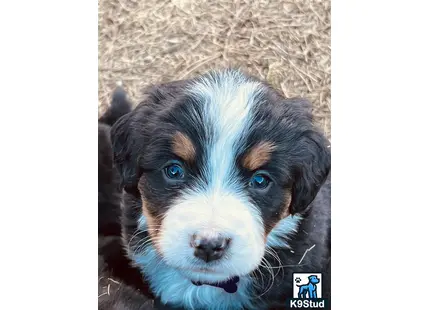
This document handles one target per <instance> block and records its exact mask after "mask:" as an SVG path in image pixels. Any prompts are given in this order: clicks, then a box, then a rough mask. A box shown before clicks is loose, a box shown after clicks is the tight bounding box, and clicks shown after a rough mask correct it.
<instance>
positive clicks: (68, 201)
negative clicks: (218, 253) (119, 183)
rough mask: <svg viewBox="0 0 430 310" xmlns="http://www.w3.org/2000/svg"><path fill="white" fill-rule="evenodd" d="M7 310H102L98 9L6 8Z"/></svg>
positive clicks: (55, 5)
mask: <svg viewBox="0 0 430 310" xmlns="http://www.w3.org/2000/svg"><path fill="white" fill-rule="evenodd" d="M0 7H1V8H0V12H1V13H0V15H1V18H0V37H1V47H0V76H1V85H2V86H1V96H0V104H1V111H0V113H1V120H0V134H1V140H0V141H1V147H0V154H1V155H0V164H1V166H2V168H1V172H0V174H1V180H2V186H1V197H2V202H1V206H0V208H1V215H0V223H1V224H0V227H1V228H0V229H1V234H0V236H1V239H2V240H1V254H0V270H1V281H0V285H1V287H0V295H1V305H2V306H1V308H3V309H36V308H42V309H46V310H49V309H55V310H58V309H62V310H66V309H70V310H76V309H97V284H96V283H97V282H96V278H97V257H96V255H97V250H96V247H97V195H96V188H97V152H96V148H97V124H96V121H95V120H96V118H97V113H98V108H97V103H98V98H97V96H98V95H97V87H98V85H97V2H95V1H67V2H64V1H3V2H2V3H1V6H0Z"/></svg>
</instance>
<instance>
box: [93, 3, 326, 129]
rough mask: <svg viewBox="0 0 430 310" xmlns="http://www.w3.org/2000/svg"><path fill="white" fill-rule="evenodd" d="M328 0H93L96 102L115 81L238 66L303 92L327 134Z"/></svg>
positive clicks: (138, 85)
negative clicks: (96, 24)
mask: <svg viewBox="0 0 430 310" xmlns="http://www.w3.org/2000/svg"><path fill="white" fill-rule="evenodd" d="M330 9H331V8H330V1H328V0H322V1H319V0H313V1H310V0H298V1H281V0H279V1H277V0H270V1H269V0H261V1H254V0H238V1H233V0H202V1H198V0H167V1H158V0H99V107H101V108H102V109H103V107H104V106H105V104H106V103H107V102H108V101H109V100H108V99H109V96H110V94H111V92H112V89H113V88H114V86H115V83H116V82H117V81H122V82H123V85H124V86H125V88H126V89H127V90H128V92H129V94H130V97H131V99H133V101H134V102H138V100H139V97H140V90H141V89H142V88H143V87H145V86H146V85H148V84H153V83H158V82H166V81H171V80H175V79H181V78H186V77H191V76H194V75H197V74H200V73H203V72H205V71H207V70H208V69H212V68H223V67H226V66H234V67H240V68H242V69H244V70H245V71H247V72H249V73H251V74H253V75H255V76H257V77H260V78H263V79H266V80H268V81H269V82H270V83H271V84H272V85H274V86H275V87H276V88H277V89H279V90H280V91H282V92H283V93H284V94H285V96H287V97H295V96H303V97H306V98H308V99H309V100H310V101H311V102H312V103H313V107H314V115H315V120H316V122H317V123H318V124H319V125H320V127H321V128H323V130H324V131H325V133H326V134H327V136H328V137H329V138H330V133H331V130H330V125H331V122H330V83H331V78H330V73H331V62H330V52H331V49H330Z"/></svg>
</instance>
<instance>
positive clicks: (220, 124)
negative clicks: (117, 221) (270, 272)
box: [112, 70, 330, 282]
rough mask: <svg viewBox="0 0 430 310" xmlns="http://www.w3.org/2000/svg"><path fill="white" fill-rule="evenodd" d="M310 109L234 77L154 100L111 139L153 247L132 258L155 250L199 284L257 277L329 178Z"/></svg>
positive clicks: (172, 87)
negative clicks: (273, 245) (271, 245)
mask: <svg viewBox="0 0 430 310" xmlns="http://www.w3.org/2000/svg"><path fill="white" fill-rule="evenodd" d="M306 108H308V107H307V106H306V105H305V102H303V101H294V100H290V101H287V100H285V99H284V98H282V97H281V96H280V95H278V94H277V93H276V92H275V91H274V90H272V89H271V88H270V87H268V86H266V85H264V84H262V83H261V82H259V81H257V80H255V79H253V78H250V77H247V76H245V75H244V74H242V73H240V72H238V71H232V70H229V71H224V72H217V73H210V74H207V75H205V76H203V77H201V78H198V79H194V80H188V81H181V82H175V83H171V84H166V85H161V86H159V87H155V88H154V89H153V90H152V91H150V92H149V95H148V99H147V100H146V102H144V103H142V104H141V105H139V106H138V107H137V108H136V109H135V110H134V111H133V112H132V113H130V114H129V115H127V116H126V117H124V118H122V119H121V120H120V121H119V122H118V123H117V124H116V125H115V126H114V128H113V129H112V140H113V144H114V153H115V161H116V163H117V166H118V168H119V170H120V172H121V173H122V177H123V185H124V187H125V189H126V191H128V192H129V193H130V194H131V195H133V196H134V197H135V199H136V201H137V202H138V208H137V209H136V212H135V214H136V217H135V220H136V228H137V230H138V231H139V230H140V231H147V233H148V239H149V241H148V240H141V239H142V237H139V234H134V235H133V238H131V237H132V236H129V238H128V239H129V240H126V241H127V244H129V246H130V247H131V248H130V250H131V252H132V253H134V254H137V255H140V254H139V253H143V252H144V249H143V248H142V244H143V243H145V242H146V243H145V244H151V245H152V246H153V248H154V249H155V251H157V253H158V256H159V257H160V259H162V260H163V261H164V262H165V263H166V264H168V265H169V266H171V267H173V268H175V269H177V270H179V271H181V272H182V273H183V274H184V275H185V276H187V277H189V278H190V279H193V280H198V281H210V282H216V281H223V280H226V279H228V278H230V277H233V276H241V275H245V274H249V273H250V272H252V271H253V270H255V269H256V268H257V267H258V266H259V264H260V263H261V260H262V258H263V256H264V254H265V249H266V245H267V243H268V242H269V241H270V240H273V239H274V238H275V237H276V236H273V235H272V234H273V233H274V232H277V233H279V232H280V233H288V232H285V231H282V229H287V227H289V225H285V224H286V223H287V224H288V222H285V221H290V222H291V218H292V216H293V214H295V213H298V212H301V211H304V209H305V208H306V207H307V206H308V205H309V204H310V203H311V202H312V200H313V199H314V197H315V195H316V193H317V192H318V189H319V187H320V186H321V184H322V183H323V182H324V180H325V178H326V176H327V174H328V171H329V166H330V161H329V154H328V150H327V148H326V141H325V139H324V137H323V136H322V135H321V134H319V133H318V132H316V131H315V129H314V128H313V127H312V124H311V115H310V114H309V112H307V111H306ZM126 207H127V206H126ZM290 228H291V227H290ZM126 238H127V237H126ZM133 239H134V240H133ZM275 239H276V238H275ZM142 255H144V254H142Z"/></svg>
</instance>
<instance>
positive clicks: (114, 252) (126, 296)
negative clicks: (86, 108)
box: [98, 88, 154, 310]
mask: <svg viewBox="0 0 430 310" xmlns="http://www.w3.org/2000/svg"><path fill="white" fill-rule="evenodd" d="M130 111H131V104H130V103H129V102H128V100H127V99H126V96H125V92H124V90H123V89H121V88H117V89H116V90H115V92H114V95H113V100H112V104H111V105H110V107H109V109H108V110H107V111H106V113H105V114H104V115H103V116H102V117H100V118H99V121H98V143H99V146H98V156H99V159H98V161H99V167H98V169H99V171H98V180H99V181H98V182H99V185H98V196H99V206H98V218H99V220H98V222H99V224H98V239H99V245H98V257H99V261H98V264H99V268H98V269H99V271H98V276H99V282H98V287H99V309H103V310H125V309H133V310H134V309H136V310H144V309H145V310H146V309H154V308H153V305H152V303H153V302H152V298H151V295H150V293H148V288H147V286H146V285H145V283H144V282H143V281H142V275H141V274H140V272H139V271H138V270H137V269H135V268H133V267H132V263H131V262H130V260H129V259H128V258H127V256H126V253H125V251H124V249H123V245H122V241H121V224H120V215H121V199H122V190H121V188H120V177H119V174H118V171H117V170H116V168H115V167H114V165H113V152H112V144H111V140H110V125H113V124H114V123H115V122H116V121H117V120H118V119H119V118H121V117H122V116H124V115H125V114H127V113H129V112H130Z"/></svg>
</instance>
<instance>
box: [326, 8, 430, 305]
mask: <svg viewBox="0 0 430 310" xmlns="http://www.w3.org/2000/svg"><path fill="white" fill-rule="evenodd" d="M421 3H425V1H422V2H421ZM428 12H430V10H429V8H428V6H427V8H425V7H424V4H423V5H422V7H421V6H420V5H419V1H407V2H401V1H369V0H367V1H363V0H360V1H344V0H335V1H333V2H332V60H333V61H332V63H333V65H332V151H333V154H332V163H333V170H332V173H333V179H332V181H333V193H332V214H333V216H332V225H333V230H332V239H333V240H332V305H333V309H335V310H344V309H348V310H354V309H360V310H363V309H378V310H380V309H424V308H428V305H429V303H426V304H422V303H421V302H422V301H423V300H424V299H425V298H426V297H427V296H428V294H426V293H423V294H417V293H416V290H417V288H416V287H415V284H412V283H413V282H411V280H410V278H411V273H412V274H413V273H418V274H419V273H421V274H422V277H423V279H430V277H429V275H430V270H429V268H428V262H430V258H429V254H428V253H429V251H428V250H427V249H426V247H428V246H427V245H428V244H429V241H428V236H429V235H430V234H429V233H428V227H430V222H429V220H430V216H429V209H430V203H429V198H428V194H429V193H430V187H429V185H430V183H429V181H428V179H429V175H430V171H429V161H430V152H429V150H430V139H429V137H428V134H429V133H430V130H429V125H428V124H429V116H430V114H429V112H430V111H429V106H430V99H429V95H428V91H429V88H430V84H429V82H430V78H429V73H430V67H429V59H430V50H429V43H430V41H429V39H428V38H429V35H428V30H429V29H430V25H429V23H428V21H429V15H428ZM425 29H427V30H425Z"/></svg>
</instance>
